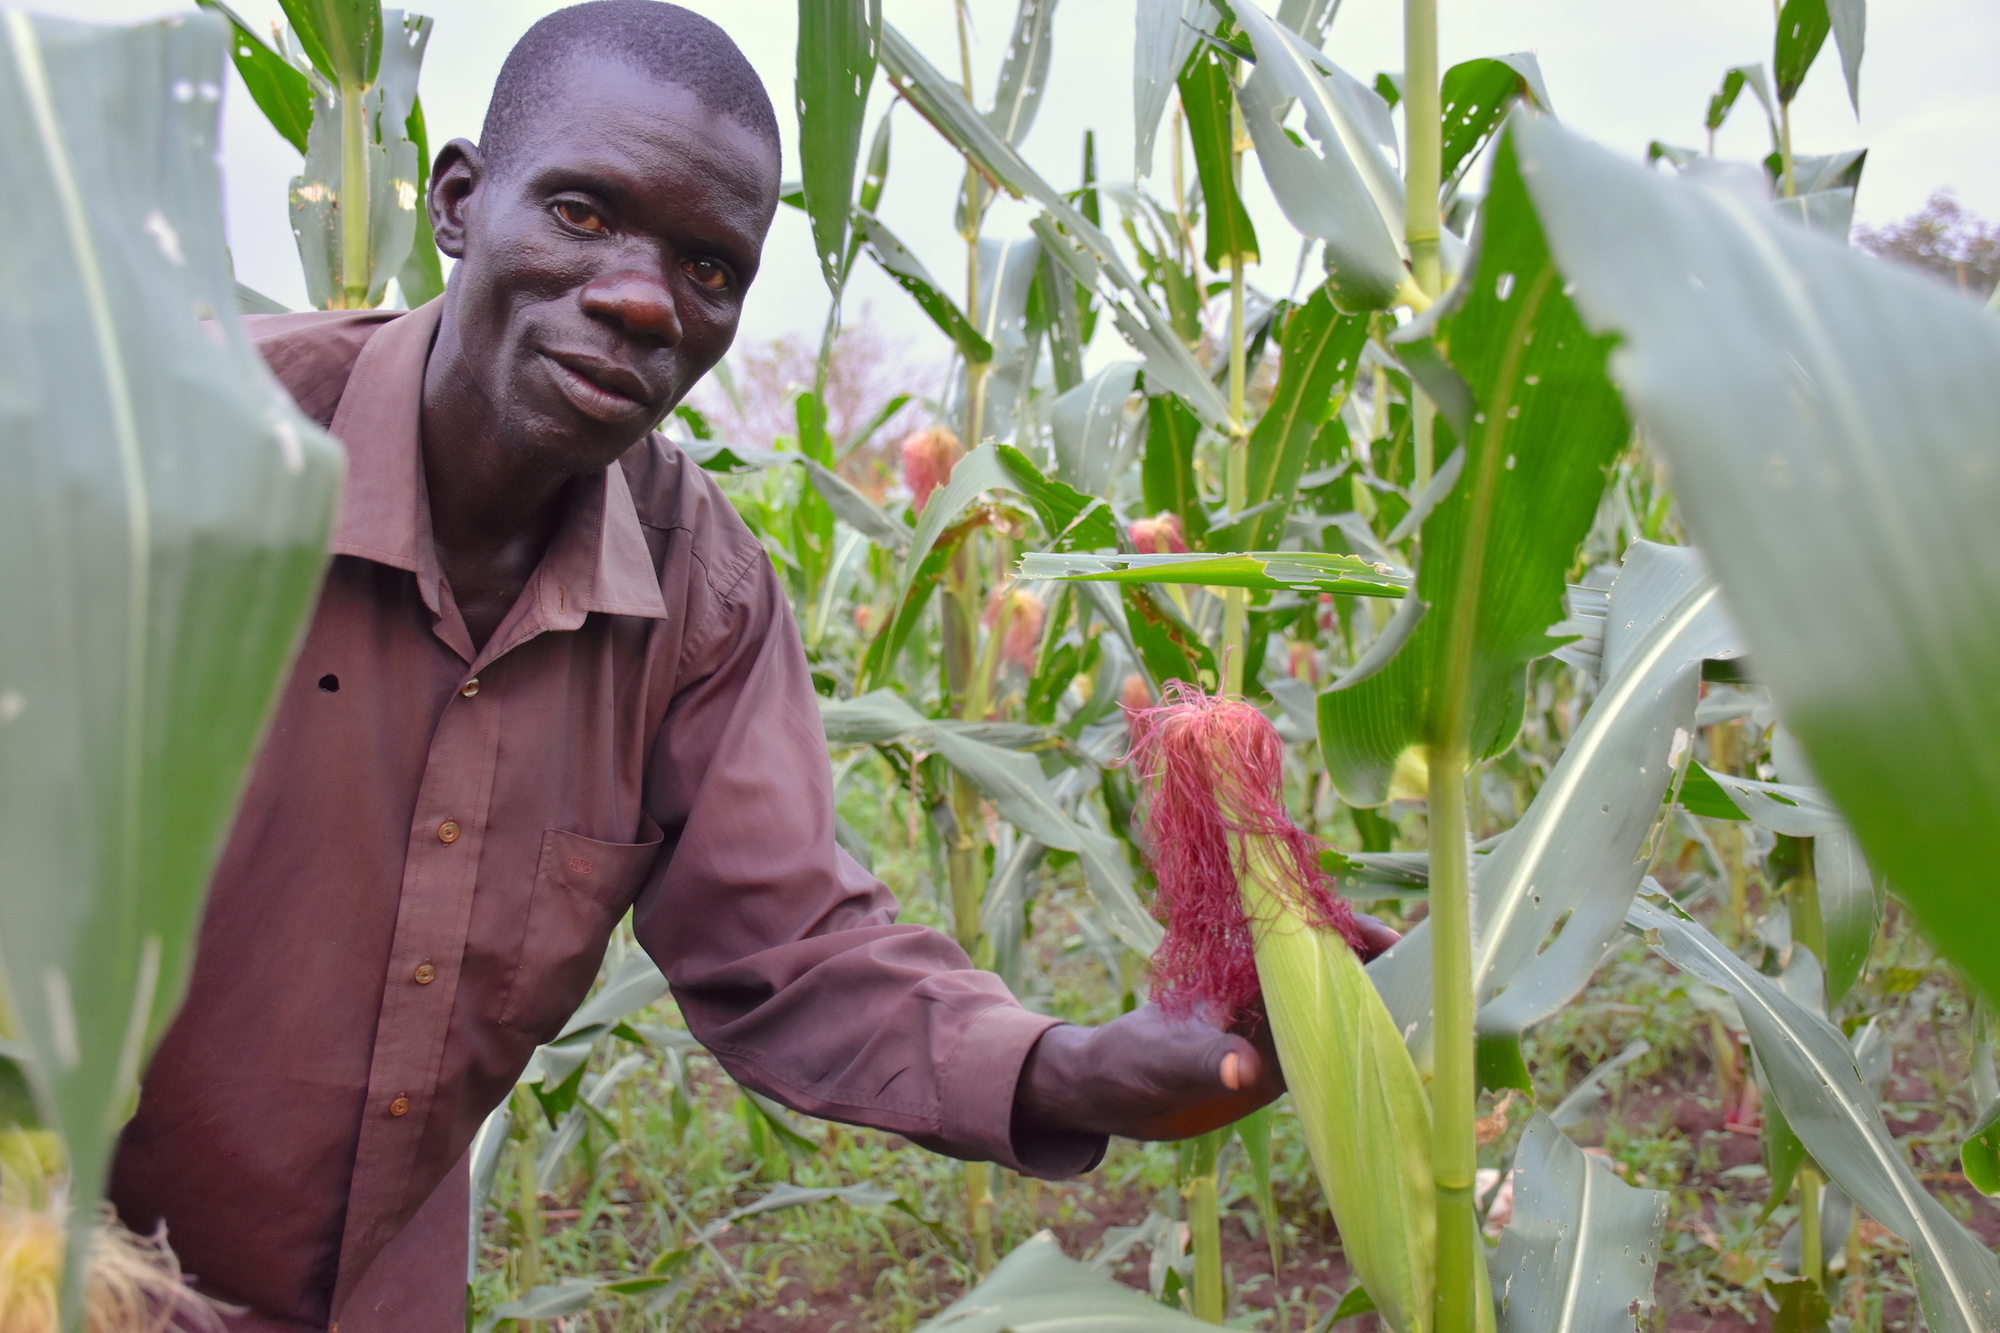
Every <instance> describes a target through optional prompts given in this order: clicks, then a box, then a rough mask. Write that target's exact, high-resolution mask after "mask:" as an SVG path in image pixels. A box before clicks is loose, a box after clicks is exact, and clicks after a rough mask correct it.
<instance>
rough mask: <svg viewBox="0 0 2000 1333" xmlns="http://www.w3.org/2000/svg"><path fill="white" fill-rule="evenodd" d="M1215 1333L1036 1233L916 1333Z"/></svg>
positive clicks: (1048, 1234) (1045, 1234) (1047, 1234)
mask: <svg viewBox="0 0 2000 1333" xmlns="http://www.w3.org/2000/svg"><path fill="white" fill-rule="evenodd" d="M1213 1328H1214V1325H1212V1324H1204V1323H1202V1322H1201V1321H1200V1320H1198V1319H1196V1318H1194V1317H1193V1316H1191V1315H1185V1314H1182V1313H1180V1312H1179V1311H1178V1310H1170V1309H1167V1308H1165V1307H1163V1306H1161V1305H1160V1304H1159V1303H1158V1302H1156V1301H1153V1300H1150V1299H1148V1298H1147V1297H1146V1295H1145V1294H1144V1293H1142V1292H1137V1291H1134V1290H1133V1289H1132V1288H1130V1287H1128V1286H1126V1285H1125V1284H1123V1283H1122V1282H1115V1281H1113V1280H1112V1279H1111V1278H1108V1277H1103V1276H1100V1275H1099V1274H1097V1273H1093V1272H1092V1271H1091V1270H1090V1269H1088V1268H1086V1267H1085V1266H1084V1265H1082V1264H1080V1263H1077V1262H1076V1261H1075V1260H1074V1259H1070V1258H1068V1257H1066V1256H1065V1255H1064V1254H1063V1252H1062V1246H1061V1245H1060V1244H1059V1243H1057V1241H1056V1238H1055V1235H1054V1234H1053V1233H1052V1232H1048V1231H1041V1232H1037V1233H1036V1234H1035V1235H1033V1236H1031V1237H1029V1238H1028V1239H1027V1240H1025V1241H1023V1242H1022V1243H1021V1244H1020V1245H1018V1246H1016V1247H1015V1248H1014V1250H1013V1252H1012V1253H1010V1254H1009V1255H1008V1256H1007V1257H1006V1258H1005V1259H1002V1260H1001V1261H1000V1262H999V1263H998V1264H996V1265H994V1268H993V1271H992V1272H991V1273H988V1274H987V1275H986V1278H985V1280H984V1281H982V1282H981V1283H980V1284H979V1285H978V1286H976V1287H974V1288H973V1289H972V1290H971V1291H968V1292H966V1293H965V1295H964V1296H962V1297H960V1298H959V1299H958V1301H956V1302H955V1303H954V1304H952V1305H951V1306H950V1307H948V1308H947V1309H946V1310H945V1311H944V1313H943V1314H940V1315H938V1316H937V1317H935V1318H933V1319H929V1320H927V1321H925V1322H924V1323H922V1324H919V1325H917V1328H916V1330H915V1333H1207V1331H1208V1330H1211V1329H1213Z"/></svg>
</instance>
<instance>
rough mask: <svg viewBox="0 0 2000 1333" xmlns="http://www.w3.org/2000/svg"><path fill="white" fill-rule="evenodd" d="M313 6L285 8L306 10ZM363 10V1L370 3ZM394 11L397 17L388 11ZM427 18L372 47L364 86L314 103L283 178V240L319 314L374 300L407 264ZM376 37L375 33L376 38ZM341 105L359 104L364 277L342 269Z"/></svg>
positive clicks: (416, 189) (337, 89)
mask: <svg viewBox="0 0 2000 1333" xmlns="http://www.w3.org/2000/svg"><path fill="white" fill-rule="evenodd" d="M312 2H313V0H292V3H293V4H308V3H312ZM343 3H344V0H319V4H318V7H321V8H333V9H338V8H341V6H342V4H343ZM371 8H372V3H371ZM391 12H392V13H393V12H400V11H391ZM431 26H432V24H431V20H430V19H428V18H423V17H421V16H405V17H403V19H402V20H401V22H400V24H399V25H398V26H397V31H396V32H395V33H394V34H393V37H394V40H392V41H389V42H387V43H382V42H379V41H378V42H377V46H378V47H379V50H378V52H377V54H378V55H379V63H376V62H374V60H373V58H371V71H372V75H371V76H372V77H373V78H374V83H373V86H368V87H360V88H354V87H349V86H348V85H346V84H344V83H337V82H336V83H333V84H331V85H328V86H323V87H321V88H319V89H318V90H317V91H316V92H315V94H314V97H313V120H312V127H311V128H310V129H309V130H308V131H307V133H306V160H305V162H304V164H303V165H302V167H301V170H300V172H299V174H298V175H297V176H294V177H293V178H292V183H291V193H290V205H291V217H292V232H293V236H294V239H295V240H296V242H297V244H298V248H299V262H300V264H301V266H302V267H303V268H304V270H305V279H306V295H307V296H308V297H309V298H310V299H311V300H312V303H313V304H314V305H315V306H318V307H320V308H321V309H327V308H331V307H333V306H335V305H337V304H343V303H348V302H350V301H351V300H352V299H353V298H354V296H355V294H356V292H357V291H358V292H359V293H360V294H361V300H362V303H364V304H370V305H372V304H375V303H377V302H379V301H380V300H381V299H382V294H383V292H384V291H385V290H386V289H387V287H388V285H389V279H390V278H393V277H396V276H397V275H398V274H399V273H400V272H401V271H402V269H403V266H404V261H405V260H407V259H408V258H409V254H410V248H411V244H412V242H413V241H414V240H415V238H416V235H417V211H418V210H417V205H418V202H419V200H420V199H421V198H422V197H423V189H422V184H423V180H424V168H425V167H427V166H428V165H429V164H428V163H419V161H418V160H417V149H416V145H415V144H414V143H412V142H411V141H410V140H409V139H408V138H407V137H406V132H407V127H408V124H409V121H410V116H411V113H412V112H413V111H414V110H415V106H416V96H417V78H418V74H419V72H420V70H421V68H422V65H423V59H424V51H425V48H426V47H427V46H428V45H429V42H430V34H431ZM377 35H378V37H379V32H378V34H377ZM349 97H359V98H361V99H362V119H361V124H362V134H363V143H362V146H361V155H362V156H363V157H364V158H365V159H366V162H367V167H368V173H367V187H368V193H367V196H366V198H365V199H363V200H361V201H359V202H360V203H361V204H362V205H364V206H365V208H366V210H367V221H368V247H367V266H368V271H367V272H366V273H365V274H363V275H358V276H357V275H352V274H349V273H347V271H346V249H345V244H344V239H343V234H342V221H341V209H342V207H343V205H347V204H353V203H355V202H356V201H354V200H349V199H347V198H346V189H347V178H346V169H345V161H346V158H345V134H346V130H345V123H346V121H345V115H344V113H343V111H342V107H343V106H344V105H345V103H346V99H347V98H349Z"/></svg>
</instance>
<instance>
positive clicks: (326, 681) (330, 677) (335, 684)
mask: <svg viewBox="0 0 2000 1333" xmlns="http://www.w3.org/2000/svg"><path fill="white" fill-rule="evenodd" d="M319 687H320V688H321V689H322V690H325V691H326V692H327V693H328V694H338V693H340V677H338V676H336V675H334V674H333V673H332V672H331V671H329V672H327V673H326V674H325V675H324V676H321V677H320V678H319Z"/></svg>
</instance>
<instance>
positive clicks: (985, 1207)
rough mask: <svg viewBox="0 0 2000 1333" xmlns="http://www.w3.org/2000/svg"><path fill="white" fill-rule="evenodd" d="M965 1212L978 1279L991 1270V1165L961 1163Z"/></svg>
mask: <svg viewBox="0 0 2000 1333" xmlns="http://www.w3.org/2000/svg"><path fill="white" fill-rule="evenodd" d="M965 1211H966V1216H967V1218H968V1219H969V1220H970V1222H971V1224H972V1266H973V1268H974V1269H975V1270H977V1271H978V1273H979V1275H980V1276H981V1277H984V1276H986V1274H988V1273H990V1272H992V1271H993V1265H994V1263H995V1261H996V1256H995V1255H994V1252H993V1166H992V1164H991V1163H989V1162H967V1163H966V1164H965Z"/></svg>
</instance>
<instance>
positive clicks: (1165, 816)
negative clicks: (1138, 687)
mask: <svg viewBox="0 0 2000 1333" xmlns="http://www.w3.org/2000/svg"><path fill="white" fill-rule="evenodd" d="M1131 721H1132V754H1131V758H1130V759H1129V761H1128V762H1129V763H1130V764H1131V765H1132V766H1133V768H1134V769H1135V770H1136V772H1137V774H1138V776H1139V777H1140V779H1141V780H1142V781H1143V782H1144V783H1145V784H1146V786H1147V789H1148V793H1149V795H1148V800H1147V803H1146V806H1145V815H1144V818H1145V828H1146V834H1147V838H1148V841H1149V842H1150V844H1151V853H1152V858H1153V865H1154V871H1155V875H1156V877H1157V879H1158V881H1159V891H1158V895H1157V897H1156V899H1155V910H1156V911H1158V912H1159V913H1160V914H1161V915H1162V916H1164V917H1165V919H1166V925H1167V934H1166V938H1165V940H1164V941H1163V942H1162V944H1161V947H1160V950H1159V952H1158V953H1157V954H1156V955H1155V956H1154V973H1155V978H1156V985H1155V994H1156V996H1157V998H1158V1000H1159V1002H1160V1004H1161V1006H1162V1007H1163V1008H1164V1009H1166V1010H1167V1011H1168V1012H1169V1013H1180V1014H1186V1013H1193V1012H1203V1013H1204V1014H1205V1015H1206V1016H1208V1017H1210V1018H1212V1019H1238V1020H1240V1019H1242V1018H1244V1017H1246V1016H1248V1015H1249V1014H1251V1013H1252V1012H1254V1010H1253V1006H1254V1004H1255V1002H1256V999H1257V996H1258V993H1259V991H1260V989H1261V992H1262V996H1263V1003H1264V1009H1265V1012H1266V1013H1267V1014H1268V1016H1269V1020H1270V1023H1271V1033H1272V1036H1273V1038H1274V1039H1275V1041H1276V1044H1277V1048H1278V1058H1279V1062H1280V1064H1281V1065H1282V1066H1283V1068H1284V1071H1285V1078H1286V1082H1287V1083H1288V1084H1289V1086H1290V1088H1291V1093H1292V1100H1293V1103H1294V1105H1295V1107H1296V1108H1297V1111H1298V1115H1299V1121H1300V1124H1301V1126H1302V1127H1303V1128H1304V1130H1305V1134H1306V1142H1307V1145H1308V1147H1309V1148H1310V1150H1311V1153H1312V1159H1313V1166H1314V1169H1315V1171H1316V1172H1317V1173H1318V1175H1319V1179H1320V1184H1321V1186H1322V1187H1323V1189H1324V1190H1325V1193H1326V1199H1327V1204H1328V1207H1329V1208H1330V1209H1331V1210H1332V1212H1333V1217H1334V1222H1335V1224H1336V1225H1337V1226H1338V1227H1339V1228H1340V1236H1341V1245H1342V1248H1343V1249H1344V1251H1345V1252H1346V1254H1347V1258H1348V1262H1349V1264H1350V1265H1351V1266H1352V1267H1353V1270H1354V1273H1355V1276H1356V1277H1357V1278H1358V1279H1359V1280H1360V1282H1361V1285H1362V1286H1363V1288H1365V1289H1366V1290H1367V1292H1368V1295H1369V1297H1370V1298H1371V1299H1372V1300H1373V1301H1374V1303H1375V1307H1376V1309H1377V1310H1378V1311H1379V1312H1380V1313H1381V1316H1382V1318H1383V1319H1384V1321H1385V1322H1386V1323H1387V1324H1388V1326H1389V1327H1390V1328H1391V1329H1393V1330H1395V1333H1429V1330H1430V1329H1431V1328H1432V1326H1433V1325H1432V1303H1433V1300H1434V1298H1435V1285H1436V1231H1437V1224H1436V1212H1435V1207H1434V1202H1433V1179H1432V1174H1431V1164H1430V1155H1429V1150H1430V1137H1431V1112H1430V1104H1429V1102H1428V1100H1427V1099H1426V1097H1425V1094H1424V1088H1423V1084H1422V1082H1421V1080H1420V1079H1419V1078H1418V1075H1417V1070H1416V1066H1415V1064H1414V1063H1413V1062H1412V1061H1411V1059H1410V1055H1409V1052H1408V1051H1407V1050H1406V1049H1405V1048H1404V1045H1403V1040H1402V1035H1401V1034H1400V1033H1399V1032H1397V1030H1396V1026H1395V1023H1394V1021H1393V1020H1392V1019H1391V1018H1390V1017H1389V1012H1388V1010H1387V1009H1386V1008H1385V1007H1384V1006H1383V1004H1382V1000H1381V997H1380V996H1378V995H1377V994H1376V992H1375V988H1374V986H1373V985H1372V984H1371V983H1370V982H1369V980H1368V977H1367V974H1366V973H1365V972H1363V971H1362V968H1361V963H1360V960H1359V959H1357V958H1356V957H1355V954H1354V951H1353V950H1354V946H1355V945H1357V944H1358V943H1359V933H1358V931H1357V930H1356V929H1355V926H1354V922H1353V917H1352V914H1351V913H1350V912H1349V910H1348V908H1347V905H1346V903H1345V902H1344V901H1343V900H1342V899H1341V898H1340V897H1339V896H1338V895H1336V894H1335V893H1333V892H1332V890H1331V888H1330V886H1329V885H1328V883H1327V881H1326V878H1325V876H1324V875H1323V873H1322V872H1321V871H1320V869H1319V862H1318V857H1317V855H1316V851H1317V848H1316V844H1315V842H1314V839H1312V838H1311V837H1310V836H1309V835H1307V834H1306V833H1305V832H1303V831H1302V830H1300V829H1299V828H1298V827H1296V826H1295V825H1294V824H1293V823H1292V821H1291V818H1290V816H1289V815H1287V814H1286V812H1285V808H1284V802H1283V796H1282V791H1283V786H1282V761H1283V757H1284V743H1283V741H1281V740H1280V739H1279V737H1278V734H1277V732H1276V730H1275V729H1274V728H1273V727H1272V726H1271V724H1270V722H1269V721H1268V720H1267V719H1266V718H1265V717H1264V715H1263V714H1262V713H1260V712H1258V711H1257V710H1256V709H1255V708H1253V707H1251V706H1250V705H1249V704H1247V703H1244V702H1242V701H1241V700H1237V699H1227V698H1221V697H1210V696H1207V695H1204V694H1203V693H1202V692H1201V691H1200V690H1198V689H1196V688H1194V687H1192V686H1189V685H1185V684H1182V683H1180V682H1174V683H1172V684H1170V685H1169V686H1168V688H1167V692H1166V701H1165V702H1164V703H1163V704H1162V705H1161V706H1160V707H1157V708H1149V709H1143V710H1138V711H1136V712H1134V713H1133V714H1132V718H1131Z"/></svg>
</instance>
